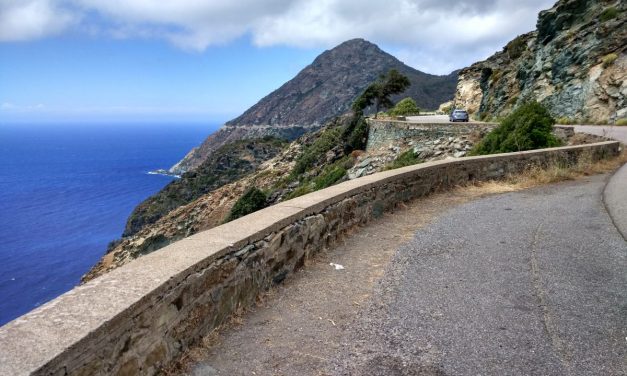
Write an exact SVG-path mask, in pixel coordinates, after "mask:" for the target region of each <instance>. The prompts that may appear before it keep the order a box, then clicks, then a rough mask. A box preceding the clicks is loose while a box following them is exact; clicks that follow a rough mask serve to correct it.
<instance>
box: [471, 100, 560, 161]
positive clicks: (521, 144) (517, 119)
mask: <svg viewBox="0 0 627 376" xmlns="http://www.w3.org/2000/svg"><path fill="white" fill-rule="evenodd" d="M554 123H555V120H554V119H553V117H551V114H549V111H548V110H547V109H546V108H545V107H544V106H542V105H541V104H539V103H537V102H529V103H526V104H523V105H522V106H520V107H519V108H518V109H516V110H515V111H514V112H512V113H511V114H510V115H509V116H507V117H506V118H505V119H503V121H502V122H501V125H499V126H498V127H497V128H495V129H494V130H493V131H491V132H490V133H488V134H487V135H486V136H485V137H484V138H483V139H482V140H481V141H480V142H479V143H478V144H477V145H476V146H475V147H474V148H473V150H472V151H471V153H470V155H484V154H495V153H509V152H515V151H524V150H533V149H541V148H546V147H554V146H559V145H560V144H561V143H560V141H559V140H558V139H557V138H556V137H555V136H554V135H553V134H552V133H551V132H552V131H553V124H554Z"/></svg>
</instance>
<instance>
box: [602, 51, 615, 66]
mask: <svg viewBox="0 0 627 376" xmlns="http://www.w3.org/2000/svg"><path fill="white" fill-rule="evenodd" d="M616 59H618V55H616V54H615V53H611V54H607V55H605V56H603V59H602V60H601V61H602V62H603V68H607V67H609V66H610V65H612V64H614V62H615V61H616Z"/></svg>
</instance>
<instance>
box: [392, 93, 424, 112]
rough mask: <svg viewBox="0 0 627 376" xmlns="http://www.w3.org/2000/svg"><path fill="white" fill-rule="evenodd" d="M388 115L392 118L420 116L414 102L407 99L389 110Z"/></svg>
mask: <svg viewBox="0 0 627 376" xmlns="http://www.w3.org/2000/svg"><path fill="white" fill-rule="evenodd" d="M390 115H392V116H411V115H420V109H419V108H418V106H417V105H416V102H415V101H414V100H413V99H411V98H409V97H407V98H405V99H403V100H401V101H400V102H398V103H397V104H396V106H394V108H392V109H391V110H390Z"/></svg>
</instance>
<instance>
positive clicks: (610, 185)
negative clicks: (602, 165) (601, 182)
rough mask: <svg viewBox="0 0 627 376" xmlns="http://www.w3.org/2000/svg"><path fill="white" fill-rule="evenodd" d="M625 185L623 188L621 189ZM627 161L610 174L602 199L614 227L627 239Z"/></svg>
mask: <svg viewBox="0 0 627 376" xmlns="http://www.w3.org/2000/svg"><path fill="white" fill-rule="evenodd" d="M621 187H623V189H621ZM626 187H627V163H625V164H623V165H622V166H621V167H619V168H618V169H617V170H616V171H614V173H613V174H612V175H611V176H610V178H609V179H608V181H607V183H606V184H605V187H604V188H603V194H602V198H601V200H602V201H603V206H605V210H606V211H607V213H608V214H609V216H610V220H611V221H612V223H613V224H614V227H616V229H617V230H618V232H619V233H620V234H621V236H622V237H623V239H625V241H627V189H625V188H626Z"/></svg>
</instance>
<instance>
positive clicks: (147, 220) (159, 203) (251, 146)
mask: <svg viewBox="0 0 627 376" xmlns="http://www.w3.org/2000/svg"><path fill="white" fill-rule="evenodd" d="M285 145H286V143H285V142H284V141H282V140H278V139H276V138H271V137H266V138H262V139H254V140H242V141H237V142H234V143H230V144H227V145H224V146H222V147H221V148H220V149H218V150H216V152H215V153H213V154H212V155H211V156H210V157H209V158H207V159H206V160H205V161H204V162H203V163H202V164H201V165H200V166H198V168H197V169H196V170H194V171H190V172H187V173H185V174H183V175H182V176H181V178H180V179H178V180H175V181H173V182H171V183H170V184H168V185H167V186H165V187H164V188H163V189H162V190H161V191H159V192H157V193H156V194H155V195H153V196H151V197H149V198H148V199H146V200H144V201H143V202H142V203H141V204H139V205H138V206H137V207H136V208H135V209H134V210H133V212H132V213H131V215H130V217H129V218H128V220H127V223H126V228H125V229H124V234H122V236H130V235H133V234H135V233H136V232H137V231H139V230H140V229H141V228H143V227H144V226H147V225H149V224H152V223H154V222H156V221H157V220H158V219H159V218H161V217H163V216H164V215H166V214H167V213H168V212H170V211H172V210H174V209H176V208H178V207H179V206H182V205H185V204H188V203H190V202H192V201H194V200H195V199H197V198H199V197H200V196H202V195H204V194H206V193H209V192H211V191H213V190H214V189H217V188H219V187H221V186H223V185H226V184H228V183H231V182H233V181H235V180H238V179H240V178H242V177H243V176H245V175H247V174H250V173H251V172H253V171H255V169H256V168H257V167H259V165H260V164H261V163H262V162H264V161H266V160H268V159H270V158H273V157H274V156H276V155H277V154H279V153H280V152H281V151H282V149H283V148H284V147H285Z"/></svg>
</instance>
